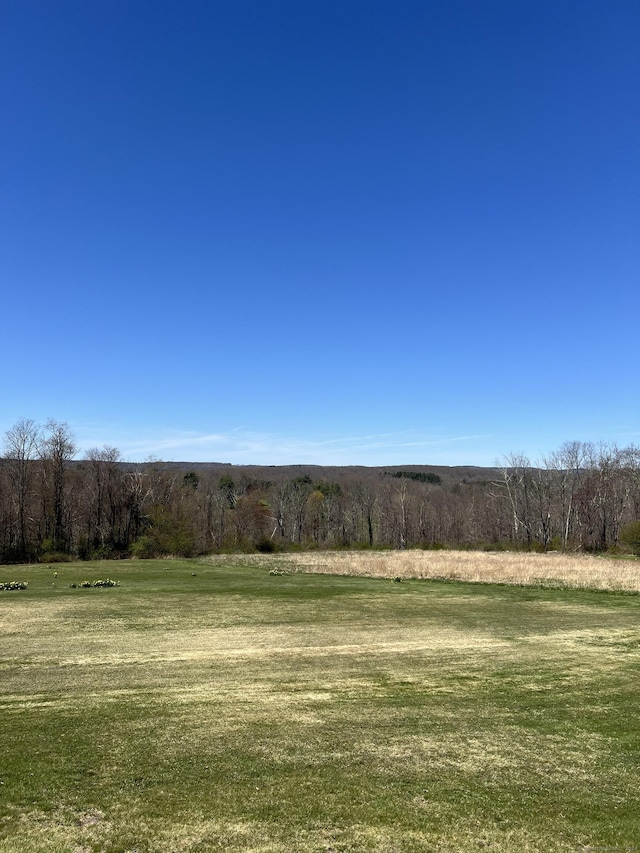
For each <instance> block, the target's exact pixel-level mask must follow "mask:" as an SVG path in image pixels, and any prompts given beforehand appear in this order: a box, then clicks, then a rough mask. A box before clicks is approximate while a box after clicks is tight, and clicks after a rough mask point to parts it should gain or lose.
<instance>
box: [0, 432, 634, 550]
mask: <svg viewBox="0 0 640 853" xmlns="http://www.w3.org/2000/svg"><path fill="white" fill-rule="evenodd" d="M439 547H452V548H454V547H455V548H488V549H527V550H541V551H547V550H583V551H592V552H606V551H608V552H614V553H615V552H618V551H629V552H632V553H640V448H638V447H636V446H635V445H630V446H628V447H624V448H620V447H618V446H616V445H614V444H597V445H596V444H592V443H588V442H578V441H573V442H567V443H565V444H564V445H563V446H562V447H560V448H559V449H558V450H557V451H556V452H555V453H553V454H551V455H550V456H548V457H546V458H544V459H540V460H533V461H532V460H529V459H528V458H526V457H525V456H524V455H522V454H514V453H512V454H509V455H507V456H505V457H504V458H503V460H502V461H501V463H500V465H498V466H496V467H495V468H476V467H472V466H462V467H442V466H428V465H409V466H407V465H404V466H386V467H375V468H374V467H371V468H368V467H363V466H353V467H328V466H313V465H292V466H254V465H230V464H224V463H180V462H162V461H160V460H156V459H151V460H149V461H147V462H144V463H130V462H126V461H125V460H123V459H122V457H121V454H120V452H119V451H118V450H117V449H116V448H114V447H108V446H105V447H102V448H96V449H93V450H90V451H89V452H88V453H87V454H86V455H85V458H83V459H79V458H77V447H76V441H75V437H74V435H73V433H72V432H71V430H70V429H69V427H68V425H67V424H66V423H64V422H60V421H53V420H50V421H48V422H47V423H46V424H45V425H43V426H40V425H38V424H36V423H35V422H34V421H32V420H27V419H23V420H20V421H18V422H17V423H16V424H15V425H14V426H13V427H11V429H9V430H8V431H7V432H6V433H5V436H4V440H3V445H2V456H1V457H0V562H2V563H18V562H36V561H40V562H55V561H61V560H65V559H75V558H79V559H105V558H123V557H129V556H134V557H136V556H137V557H155V556H163V555H176V556H195V555H199V554H206V553H213V552H224V551H256V550H257V551H263V552H269V551H279V550H282V551H285V550H294V549H301V550H302V549H312V548H323V549H340V548H397V549H403V548H439Z"/></svg>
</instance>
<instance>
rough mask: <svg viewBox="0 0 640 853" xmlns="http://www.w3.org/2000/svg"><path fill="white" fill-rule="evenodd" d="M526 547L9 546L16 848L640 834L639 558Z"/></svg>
mask: <svg viewBox="0 0 640 853" xmlns="http://www.w3.org/2000/svg"><path fill="white" fill-rule="evenodd" d="M444 553H445V552H443V555H444ZM506 556H509V555H499V554H498V555H483V554H475V555H474V554H470V553H469V554H467V555H465V556H464V558H462V557H461V558H460V559H458V568H457V569H455V566H454V563H455V557H454V558H450V557H447V558H446V559H452V562H451V565H450V567H449V568H450V570H451V571H450V572H449V573H448V574H447V572H446V571H445V569H443V568H442V566H441V565H440V567H439V568H433V566H434V564H433V562H432V564H431V569H429V570H427V568H426V567H427V565H428V562H429V561H434V560H436V559H440V558H441V554H440V553H435V552H424V554H423V553H422V552H403V553H401V554H398V555H397V556H395V555H392V554H382V555H377V554H371V553H367V554H358V555H349V554H336V555H327V554H297V555H260V556H234V557H226V556H225V557H222V556H221V557H216V558H205V559H202V560H148V561H142V560H139V561H120V562H102V563H101V562H94V563H63V564H58V565H55V566H49V567H47V566H11V567H0V583H8V582H12V581H27V582H28V587H27V589H25V590H11V591H7V590H5V591H0V706H1V728H0V853H209V851H229V853H250V851H251V853H418V851H419V853H424V852H425V851H441V853H445V851H446V853H468V851H469V852H470V851H475V853H477V851H479V850H488V851H495V853H526V851H540V853H555V851H587V850H592V851H595V850H605V849H606V850H610V851H611V850H618V851H622V850H638V849H640V809H638V796H637V795H638V784H639V781H640V715H639V714H638V707H639V705H640V595H638V594H636V592H634V590H636V591H637V590H638V589H639V588H640V587H639V585H638V574H639V572H638V563H637V562H633V561H605V560H598V561H596V562H597V564H598V569H597V572H601V573H604V576H606V577H605V580H602V578H601V579H600V580H599V581H596V580H595V579H592V581H590V582H589V583H587V584H581V583H580V582H579V581H580V572H579V570H578V569H577V568H576V566H577V563H572V564H571V565H572V567H573V568H572V569H571V571H575V572H577V573H578V580H576V581H575V583H574V586H575V587H576V588H570V587H568V586H565V585H563V584H565V583H570V579H567V577H566V576H565V574H566V572H567V571H569V570H568V569H566V568H562V569H560V561H561V560H562V559H563V558H562V557H561V556H560V555H523V556H540V557H541V559H542V560H543V562H540V561H538V562H537V563H536V565H535V567H531V566H528V567H527V568H526V571H529V572H530V574H529V575H528V576H527V577H528V580H526V581H525V580H524V579H523V578H524V576H523V575H522V574H521V575H520V576H519V577H520V580H519V581H518V578H515V577H511V578H509V577H506V576H505V574H504V573H505V572H507V573H508V571H512V573H513V571H515V570H514V568H513V565H512V566H511V569H508V568H507V567H506V562H505V561H504V560H502V558H503V557H506ZM487 557H488V558H494V557H496V558H500V559H498V560H495V561H493V562H490V563H487V564H486V565H487V566H489V565H491V566H494V567H496V566H501V567H502V568H501V571H502V574H501V573H500V571H497V570H496V572H497V573H496V574H488V575H487V576H486V577H483V576H481V575H482V572H481V571H480V569H479V568H478V567H479V566H480V563H479V562H478V561H482V560H484V559H485V558H487ZM556 558H557V559H556ZM384 559H386V560H387V563H386V564H385V565H384V566H383V560H384ZM474 559H476V563H475V569H474V564H473V561H474ZM554 559H556V562H555V568H554ZM576 559H577V558H576ZM593 559H594V560H595V558H593ZM390 560H391V562H389V561H390ZM394 560H395V562H393V561H394ZM364 561H369V562H368V563H366V566H365V562H364ZM589 565H591V564H589ZM323 567H324V568H323ZM452 567H453V568H452ZM593 569H594V571H596V567H595V565H594V566H593ZM328 571H331V572H333V574H331V573H328ZM428 571H431V573H432V576H437V577H438V578H439V579H436V580H433V579H426V578H427V577H428ZM487 571H488V569H487ZM474 572H475V575H473V573H474ZM520 572H521V573H522V572H525V568H521V569H520ZM597 572H596V574H597ZM563 573H565V574H563ZM471 575H473V576H471ZM412 576H415V577H412ZM107 577H108V578H113V579H114V580H115V581H117V582H118V583H119V585H118V586H115V587H90V588H83V587H81V586H79V584H81V583H82V582H83V581H89V582H92V581H95V580H98V579H105V578H107ZM582 577H583V576H582ZM392 578H398V579H400V578H403V580H402V581H401V582H398V581H396V582H394V581H393V580H392ZM449 578H458V579H453V580H452V579H449ZM459 578H466V579H467V580H460V579H459ZM594 578H595V575H594ZM469 580H471V581H478V580H487V581H492V582H487V583H477V582H476V583H470V582H467V581H469ZM506 581H510V582H509V583H506ZM518 583H520V584H521V585H518ZM524 583H528V584H529V585H522V584H524ZM72 584H75V585H76V586H75V588H74V587H72V586H71V585H72ZM580 586H586V587H589V586H591V587H595V588H593V589H589V588H577V587H580ZM597 587H604V588H600V589H598V588H597Z"/></svg>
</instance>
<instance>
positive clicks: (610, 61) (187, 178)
mask: <svg viewBox="0 0 640 853" xmlns="http://www.w3.org/2000/svg"><path fill="white" fill-rule="evenodd" d="M0 33H1V35H0V41H1V44H0V75H1V80H2V90H1V100H0V113H1V119H0V121H1V123H2V133H1V134H0V169H1V172H2V187H1V193H0V221H1V246H0V277H1V281H2V296H1V302H0V305H1V311H2V317H3V322H2V353H3V360H2V361H3V364H2V366H3V370H2V383H1V388H0V395H1V397H0V431H1V432H2V433H3V432H4V431H5V430H6V429H8V428H9V427H10V426H11V425H12V424H13V423H15V422H16V421H17V420H18V419H19V418H22V417H27V418H33V419H34V420H36V421H44V420H46V419H47V418H49V417H53V418H56V419H58V420H64V421H67V422H68V423H69V425H70V427H71V429H72V430H73V431H74V433H75V434H76V436H77V438H78V442H79V444H80V446H81V448H82V449H87V448H89V447H92V446H100V445H102V444H104V443H107V444H110V445H115V446H116V447H118V448H120V450H121V451H122V452H123V454H124V456H125V457H126V458H128V459H131V460H137V459H144V458H145V457H147V456H149V455H155V456H157V457H161V458H164V459H176V460H202V461H207V460H210V461H230V462H235V463H244V462H247V463H249V462H251V463H263V464H280V463H299V462H315V463H318V464H370V465H378V464H385V465H387V464H408V463H421V464H429V463H433V464H478V465H485V464H489V465H490V464H493V463H494V461H495V460H496V458H497V457H500V456H501V455H502V454H505V453H508V452H510V451H524V452H526V453H528V454H529V455H530V456H531V457H532V458H537V457H538V456H539V455H540V454H542V453H545V452H547V451H549V450H553V449H555V448H557V447H558V446H559V445H560V444H562V442H564V441H566V440H573V439H579V440H593V441H599V440H605V441H617V442H618V443H620V444H623V445H627V444H630V443H639V442H640V402H639V394H638V391H639V385H640V382H639V377H640V370H639V368H640V363H639V362H640V358H639V353H640V346H639V335H638V318H639V316H640V4H638V2H637V0H602V2H593V0H576V2H573V1H572V0H486V2H478V0H434V2H430V0H422V1H421V2H416V0H405V1H404V2H402V0H401V1H400V2H391V0H383V1H382V2H380V0H322V2H315V0H314V2H307V1H306V0H172V2H167V0H73V2H71V1H70V0H55V2H52V0H2V2H0Z"/></svg>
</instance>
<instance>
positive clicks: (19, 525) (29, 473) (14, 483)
mask: <svg viewBox="0 0 640 853" xmlns="http://www.w3.org/2000/svg"><path fill="white" fill-rule="evenodd" d="M39 443H40V429H39V427H38V426H37V425H36V424H35V423H34V422H33V421H32V420H29V419H27V418H23V419H22V420H19V421H18V422H17V423H16V424H14V425H13V426H12V427H11V428H10V429H9V430H7V432H6V433H5V438H4V455H5V458H6V460H7V464H8V468H9V480H10V483H11V497H12V503H13V505H14V508H15V524H16V537H15V539H16V550H17V552H18V553H17V556H18V557H19V559H25V558H26V557H27V554H28V551H29V539H28V535H27V520H28V519H27V506H28V502H29V498H30V496H31V487H32V483H33V477H34V473H35V472H34V461H35V459H36V458H37V456H38V448H39Z"/></svg>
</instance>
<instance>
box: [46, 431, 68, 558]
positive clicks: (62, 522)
mask: <svg viewBox="0 0 640 853" xmlns="http://www.w3.org/2000/svg"><path fill="white" fill-rule="evenodd" d="M45 429H46V430H47V433H48V435H46V436H45V438H44V440H43V441H42V442H41V444H40V454H41V456H42V459H43V461H44V463H45V464H44V471H45V478H46V481H47V485H48V490H49V499H50V507H51V524H50V529H51V543H52V547H53V550H54V551H63V552H65V551H67V550H68V549H69V546H70V544H71V530H70V513H69V507H68V503H67V492H66V469H67V465H68V463H69V462H70V461H71V460H72V459H73V457H74V456H75V454H76V443H75V438H74V436H73V434H72V432H71V431H70V429H69V426H68V424H66V423H64V422H61V421H55V420H48V421H47V423H46V426H45Z"/></svg>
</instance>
